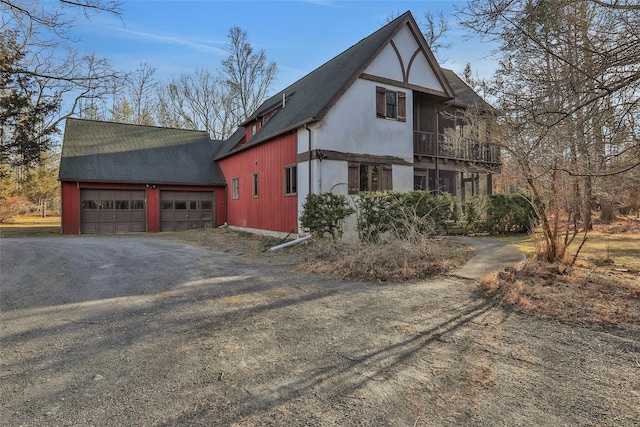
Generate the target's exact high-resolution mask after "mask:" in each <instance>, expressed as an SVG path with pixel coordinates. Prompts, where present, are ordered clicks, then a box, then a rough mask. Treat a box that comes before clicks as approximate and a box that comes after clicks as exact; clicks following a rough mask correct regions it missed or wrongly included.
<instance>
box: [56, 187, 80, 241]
mask: <svg viewBox="0 0 640 427" xmlns="http://www.w3.org/2000/svg"><path fill="white" fill-rule="evenodd" d="M60 184H61V185H60V200H61V201H62V203H61V215H62V219H61V223H62V234H80V188H79V187H78V186H77V183H75V182H62V183H60Z"/></svg>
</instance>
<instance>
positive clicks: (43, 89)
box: [0, 0, 121, 163]
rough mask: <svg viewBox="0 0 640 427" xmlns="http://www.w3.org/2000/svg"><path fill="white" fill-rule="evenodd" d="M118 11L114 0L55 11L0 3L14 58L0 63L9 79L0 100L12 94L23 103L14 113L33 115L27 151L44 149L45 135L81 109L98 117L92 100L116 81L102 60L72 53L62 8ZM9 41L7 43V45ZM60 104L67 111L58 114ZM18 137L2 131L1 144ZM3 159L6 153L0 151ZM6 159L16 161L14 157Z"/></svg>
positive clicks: (67, 0) (67, 1) (1, 24)
mask: <svg viewBox="0 0 640 427" xmlns="http://www.w3.org/2000/svg"><path fill="white" fill-rule="evenodd" d="M119 6H120V2H119V1H116V0H82V1H72V0H61V1H60V2H59V6H58V7H56V6H52V5H50V4H46V3H45V4H43V3H41V2H39V1H37V0H29V1H23V0H0V11H2V13H1V14H0V30H2V35H3V36H2V39H3V45H4V46H5V47H6V46H10V49H12V50H13V51H14V52H16V53H18V55H17V56H16V55H9V56H5V57H4V58H3V60H1V61H0V67H1V68H0V73H2V74H3V75H5V76H11V77H10V78H9V79H8V80H7V81H6V82H4V85H3V89H4V90H3V94H2V95H6V94H8V93H14V94H19V96H21V97H22V98H23V99H25V100H27V99H28V102H27V103H26V104H24V105H22V106H21V107H20V111H19V112H20V113H21V114H32V115H33V114H35V115H37V116H38V120H39V123H38V126H31V131H30V132H31V133H30V135H29V136H28V139H29V141H30V146H31V147H36V149H37V150H38V151H41V150H47V149H48V148H49V142H50V135H51V134H52V133H55V132H57V129H58V125H59V124H60V122H61V121H62V120H64V119H65V118H66V117H68V116H69V115H71V114H75V113H78V112H80V111H82V110H83V109H84V110H86V113H87V114H92V115H95V114H97V113H96V112H95V111H93V110H94V107H95V105H94V103H93V101H94V100H96V99H98V98H100V97H101V96H104V95H105V94H106V93H107V87H108V85H109V84H110V82H111V81H112V80H113V79H117V78H120V77H121V76H120V75H119V74H118V73H116V72H114V71H113V70H112V69H111V67H110V66H109V64H108V62H107V61H106V60H104V59H97V58H95V57H94V56H93V55H89V56H81V55H79V54H78V53H77V52H75V51H74V50H73V49H72V48H71V45H70V43H71V42H72V41H73V39H72V37H71V34H70V29H71V26H72V24H73V19H71V18H69V16H70V15H69V14H67V13H65V10H64V9H65V8H67V11H66V12H70V11H74V10H75V11H80V12H83V13H84V14H85V16H90V15H92V14H93V13H99V12H110V13H116V14H118V13H119V11H120V9H119ZM9 38H10V39H11V42H10V43H7V42H6V40H8V39H9ZM7 58H14V60H12V61H7V60H5V59H7ZM25 82H28V84H25ZM63 101H64V102H63ZM63 103H64V105H69V106H70V107H69V109H68V110H65V111H63V110H62V109H61V106H62V105H63ZM45 105H47V106H50V108H46V109H45V110H43V109H42V108H41V107H42V106H45ZM3 108H5V107H3ZM6 111H8V110H5V112H6ZM14 112H15V110H14ZM17 135H18V133H16V132H7V131H4V132H3V135H2V137H3V144H5V143H8V141H9V140H10V139H11V138H14V137H16V136H17ZM4 154H7V153H5V152H4V151H3V155H4ZM9 154H10V155H11V156H12V158H13V159H14V161H15V159H16V157H15V154H16V153H13V154H11V153H9ZM20 156H22V154H20ZM5 157H6V156H5ZM38 158H39V153H38V155H35V156H31V155H28V156H27V157H24V156H22V159H23V161H24V160H26V159H29V162H27V163H30V162H32V161H37V160H38Z"/></svg>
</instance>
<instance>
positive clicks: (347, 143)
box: [314, 79, 413, 162]
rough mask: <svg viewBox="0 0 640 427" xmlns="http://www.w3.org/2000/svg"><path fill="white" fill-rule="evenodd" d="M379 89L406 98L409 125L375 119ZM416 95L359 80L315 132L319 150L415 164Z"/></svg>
mask: <svg viewBox="0 0 640 427" xmlns="http://www.w3.org/2000/svg"><path fill="white" fill-rule="evenodd" d="M376 86H384V87H386V88H387V89H390V90H401V91H403V92H405V93H406V94H407V121H406V122H399V121H397V120H392V119H381V118H377V117H376ZM412 118H413V94H412V92H411V91H407V90H406V89H403V88H400V87H396V86H391V85H381V84H379V83H375V82H372V81H369V80H363V79H358V80H356V82H355V83H354V84H353V85H352V86H351V87H350V88H349V90H347V92H346V93H345V94H344V95H343V96H342V97H341V98H340V99H339V100H338V102H337V103H336V104H335V105H334V107H333V108H332V109H331V110H330V111H329V112H328V114H327V115H326V116H325V119H324V120H323V122H322V124H321V125H320V128H319V129H318V130H317V131H315V132H314V138H315V143H316V148H319V149H326V150H334V151H340V152H343V153H357V154H371V155H376V156H394V157H398V158H401V159H403V160H405V161H407V162H413V142H412V141H413V125H412Z"/></svg>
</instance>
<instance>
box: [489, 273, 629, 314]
mask: <svg viewBox="0 0 640 427" xmlns="http://www.w3.org/2000/svg"><path fill="white" fill-rule="evenodd" d="M480 286H481V288H482V290H483V291H484V292H486V293H487V294H488V295H489V296H491V297H492V298H495V299H498V300H500V301H501V302H503V303H505V304H507V305H509V306H510V307H513V308H514V309H515V310H517V311H520V312H524V313H528V314H532V315H535V316H538V317H546V318H554V319H558V320H561V321H563V322H567V323H572V324H603V325H617V326H627V325H637V324H640V281H639V280H638V276H637V275H635V274H629V273H627V272H611V271H606V270H602V269H599V268H591V269H588V268H582V267H567V266H566V265H565V266H560V265H558V264H545V263H534V262H531V263H528V264H527V265H526V266H525V267H524V268H523V269H522V270H520V271H515V270H504V271H500V272H496V273H493V274H490V275H488V276H486V277H485V278H484V279H483V280H482V282H481V284H480Z"/></svg>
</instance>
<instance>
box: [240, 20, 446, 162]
mask: <svg viewBox="0 0 640 427" xmlns="http://www.w3.org/2000/svg"><path fill="white" fill-rule="evenodd" d="M407 25H408V26H409V28H410V30H411V32H412V33H413V35H414V37H415V38H416V40H417V42H418V43H419V44H420V46H421V49H422V51H423V52H424V53H425V54H426V56H427V57H428V61H429V62H430V63H431V64H432V67H434V71H435V72H436V76H437V78H438V80H439V82H440V84H441V85H442V86H443V87H444V88H445V92H446V93H447V95H449V96H450V97H451V98H453V91H452V90H451V88H450V87H449V84H448V82H447V80H446V78H445V77H444V75H443V74H442V71H441V70H440V67H439V65H438V63H437V61H436V60H435V57H434V56H433V53H432V52H431V50H430V48H429V46H427V43H426V41H425V39H424V36H423V35H422V32H421V31H420V29H419V27H418V24H417V23H416V21H415V19H414V18H413V15H412V14H411V11H409V10H407V11H406V12H405V13H403V14H402V15H400V16H398V17H397V18H395V19H394V20H392V21H391V22H389V23H388V24H386V25H384V26H382V27H381V28H379V29H378V30H376V31H374V32H373V33H371V34H369V35H368V36H367V37H365V38H363V39H362V40H360V41H359V42H357V43H356V44H354V45H352V46H351V47H349V48H348V49H346V50H344V51H343V52H341V53H339V54H338V55H337V56H335V57H334V58H332V59H330V60H329V61H327V62H325V63H324V64H322V65H321V66H319V67H318V68H316V69H315V70H313V71H312V72H310V73H309V74H307V75H306V76H304V77H302V78H301V79H299V80H297V81H296V82H294V83H292V84H291V85H289V86H287V87H286V88H285V89H283V90H281V91H279V92H277V93H276V94H275V95H273V96H272V97H271V98H269V99H268V100H266V101H265V102H263V103H262V105H261V106H260V107H259V108H258V109H257V110H256V112H255V113H254V114H253V115H252V116H250V117H249V118H248V119H247V120H246V121H245V122H244V123H242V124H241V126H246V125H247V124H248V123H250V122H252V121H254V120H257V119H258V118H259V117H260V116H262V115H264V114H265V113H267V112H270V111H274V110H276V109H277V112H275V113H274V114H273V115H272V116H271V117H270V118H269V120H268V121H267V122H265V123H264V124H263V125H262V127H261V128H260V129H259V130H258V132H256V134H255V135H254V136H253V137H252V138H251V140H250V141H248V142H247V143H246V144H243V146H242V148H241V149H245V148H249V147H251V146H253V145H255V144H259V143H261V142H263V141H266V140H268V139H271V138H273V137H275V136H277V135H280V134H283V133H286V132H289V131H292V130H294V129H297V128H299V127H302V126H304V125H305V124H308V123H312V122H315V121H318V120H321V119H322V118H323V117H324V115H325V114H326V113H327V111H328V110H329V109H330V108H331V107H332V106H333V105H334V104H335V103H336V102H337V100H338V99H339V98H340V97H341V96H342V95H343V94H344V93H345V92H346V90H347V89H348V88H349V87H350V86H351V85H352V84H353V83H354V82H355V80H357V79H358V78H359V77H360V76H361V75H362V73H363V72H364V70H365V69H366V68H367V66H369V64H371V62H372V61H373V60H374V59H375V58H376V57H377V56H378V54H379V53H380V52H381V51H382V50H383V49H384V48H385V47H386V46H387V44H388V43H389V42H390V41H391V40H392V39H393V37H395V36H396V35H397V34H398V32H399V31H400V30H401V29H402V28H405V26H407ZM283 94H285V95H286V100H287V103H286V108H279V107H280V106H281V105H282V96H283ZM232 152H234V151H232ZM232 152H230V153H228V154H231V153H232Z"/></svg>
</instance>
